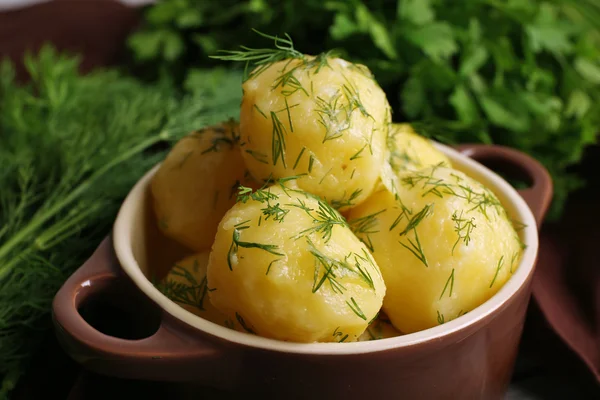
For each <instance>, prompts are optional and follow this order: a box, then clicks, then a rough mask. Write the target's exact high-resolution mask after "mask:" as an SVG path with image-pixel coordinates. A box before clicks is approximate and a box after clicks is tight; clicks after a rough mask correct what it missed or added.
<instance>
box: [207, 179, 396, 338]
mask: <svg viewBox="0 0 600 400" xmlns="http://www.w3.org/2000/svg"><path fill="white" fill-rule="evenodd" d="M208 283H209V286H210V287H211V288H214V291H211V292H210V293H209V295H210V298H211V302H212V303H213V304H214V306H215V307H216V308H217V309H219V310H220V311H221V312H223V313H224V314H226V315H228V316H229V317H230V318H232V319H236V320H238V321H240V323H241V324H242V325H243V326H245V327H246V329H247V331H249V332H253V333H256V334H258V335H260V336H265V337H269V338H274V339H279V340H286V341H294V342H342V341H343V342H350V341H356V340H357V339H358V337H359V336H360V335H361V334H362V333H363V332H364V330H365V329H366V328H367V326H368V324H369V322H370V321H371V320H372V319H373V318H374V317H375V316H376V315H377V313H378V312H379V310H380V308H381V304H382V301H383V296H384V294H385V285H384V283H383V278H382V277H381V273H380V271H379V268H378V267H377V264H376V263H375V261H374V260H373V258H372V256H371V255H370V254H369V252H368V251H367V249H366V247H365V246H364V245H363V244H362V243H361V242H360V241H359V240H358V238H357V237H356V236H354V234H353V233H352V231H351V230H350V228H349V227H348V225H347V224H346V221H345V220H344V219H343V218H342V216H341V215H340V214H339V213H338V212H337V211H335V210H334V209H333V208H332V207H331V206H330V205H329V204H328V203H326V202H325V201H322V200H319V199H318V198H316V197H315V196H312V195H309V194H308V193H306V192H302V191H300V190H298V189H293V188H290V187H287V188H285V189H284V187H283V186H281V187H280V186H278V185H274V186H271V187H268V188H266V189H263V190H259V191H257V192H254V193H253V194H252V195H251V198H248V199H246V202H244V200H242V201H240V202H238V203H237V204H236V205H235V206H233V208H232V209H231V210H230V211H229V212H227V214H226V215H225V216H224V217H223V220H222V221H221V224H220V225H219V229H218V231H217V235H216V238H215V243H214V245H213V250H212V252H211V254H210V261H209V265H208Z"/></svg>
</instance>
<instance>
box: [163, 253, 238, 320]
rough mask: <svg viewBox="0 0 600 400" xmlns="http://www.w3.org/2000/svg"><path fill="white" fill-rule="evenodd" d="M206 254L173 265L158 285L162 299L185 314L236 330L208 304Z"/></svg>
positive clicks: (208, 290)
mask: <svg viewBox="0 0 600 400" xmlns="http://www.w3.org/2000/svg"><path fill="white" fill-rule="evenodd" d="M209 254H210V252H208V251H205V252H202V253H198V254H194V255H191V256H188V257H186V258H184V259H183V260H180V261H179V262H177V263H176V264H175V265H174V266H173V267H172V268H171V270H170V271H169V273H168V274H167V276H166V277H165V278H164V279H163V281H162V282H161V283H160V284H159V285H158V288H159V289H160V290H161V292H163V294H164V295H165V296H167V297H168V298H170V299H171V300H173V301H174V302H175V303H177V304H178V305H180V306H181V307H183V308H185V309H186V310H187V311H189V312H191V313H192V314H195V315H197V316H199V317H201V318H204V319H206V320H208V321H211V322H214V323H215V324H219V325H222V326H227V327H229V328H232V329H236V330H240V328H241V327H240V326H239V324H238V323H237V322H236V321H234V320H231V319H229V318H227V317H226V316H225V315H224V314H223V313H221V312H220V311H219V310H217V309H216V308H215V307H214V306H213V305H212V303H211V302H210V299H209V296H208V293H209V292H210V290H211V289H210V288H209V286H208V284H207V279H206V268H207V266H208V258H209Z"/></svg>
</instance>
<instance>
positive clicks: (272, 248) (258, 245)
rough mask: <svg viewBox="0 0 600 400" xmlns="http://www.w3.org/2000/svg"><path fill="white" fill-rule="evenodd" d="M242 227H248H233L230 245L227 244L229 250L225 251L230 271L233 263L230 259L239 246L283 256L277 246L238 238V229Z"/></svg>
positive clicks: (235, 253)
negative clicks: (243, 240)
mask: <svg viewBox="0 0 600 400" xmlns="http://www.w3.org/2000/svg"><path fill="white" fill-rule="evenodd" d="M244 228H248V226H242V227H239V228H234V230H233V235H232V240H231V246H229V251H228V253H227V266H228V267H229V270H230V271H233V265H232V262H231V259H232V258H233V257H234V256H236V255H237V252H238V250H239V248H240V247H242V248H245V249H260V250H263V251H266V252H267V253H270V254H273V255H276V256H285V254H283V253H279V252H278V251H277V249H278V248H279V247H278V246H277V245H274V244H262V243H254V242H242V241H241V240H240V231H241V230H242V229H244Z"/></svg>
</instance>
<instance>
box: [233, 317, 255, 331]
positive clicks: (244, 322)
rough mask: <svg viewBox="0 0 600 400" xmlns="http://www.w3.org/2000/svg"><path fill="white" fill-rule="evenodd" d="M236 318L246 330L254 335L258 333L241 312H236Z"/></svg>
mask: <svg viewBox="0 0 600 400" xmlns="http://www.w3.org/2000/svg"><path fill="white" fill-rule="evenodd" d="M235 319H236V320H237V322H238V323H239V324H240V326H241V327H242V328H244V330H245V331H246V332H248V333H252V334H253V335H255V334H256V333H255V332H254V331H253V330H252V329H251V328H250V327H249V326H248V325H247V324H246V321H244V318H242V316H241V315H240V314H238V313H237V312H236V313H235Z"/></svg>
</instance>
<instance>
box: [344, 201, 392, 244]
mask: <svg viewBox="0 0 600 400" xmlns="http://www.w3.org/2000/svg"><path fill="white" fill-rule="evenodd" d="M385 211H386V209H383V210H379V211H376V212H374V213H372V214H369V215H365V216H364V217H360V218H354V219H352V220H350V221H348V225H349V226H350V229H351V230H352V232H354V234H355V235H356V236H357V237H358V238H359V239H360V241H361V242H363V243H364V244H365V246H367V248H368V249H369V250H370V251H371V252H374V251H375V247H374V246H373V242H372V240H371V236H370V235H371V234H373V233H377V232H379V229H377V228H378V223H379V220H378V219H377V216H378V215H379V214H381V213H383V212H385Z"/></svg>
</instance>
